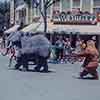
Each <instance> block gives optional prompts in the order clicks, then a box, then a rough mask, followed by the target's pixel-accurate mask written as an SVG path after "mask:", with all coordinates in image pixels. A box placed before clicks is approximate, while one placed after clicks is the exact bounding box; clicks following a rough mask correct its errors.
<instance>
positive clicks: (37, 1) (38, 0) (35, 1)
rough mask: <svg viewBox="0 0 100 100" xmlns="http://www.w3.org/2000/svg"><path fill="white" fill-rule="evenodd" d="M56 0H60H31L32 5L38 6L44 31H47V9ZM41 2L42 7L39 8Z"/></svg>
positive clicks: (57, 0) (56, 0)
mask: <svg viewBox="0 0 100 100" xmlns="http://www.w3.org/2000/svg"><path fill="white" fill-rule="evenodd" d="M56 2H60V0H43V1H42V0H33V6H34V4H35V7H36V8H37V7H38V8H39V11H40V13H41V15H42V17H43V21H44V32H47V10H48V8H49V7H50V6H52V5H53V4H55V3H56ZM41 4H42V5H43V9H42V8H41Z"/></svg>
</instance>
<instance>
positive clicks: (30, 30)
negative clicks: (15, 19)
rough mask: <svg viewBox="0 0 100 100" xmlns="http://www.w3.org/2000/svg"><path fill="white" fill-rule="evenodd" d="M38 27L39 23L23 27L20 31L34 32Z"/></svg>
mask: <svg viewBox="0 0 100 100" xmlns="http://www.w3.org/2000/svg"><path fill="white" fill-rule="evenodd" d="M40 25H41V23H40V22H37V23H32V24H30V25H28V26H26V27H24V28H23V29H22V30H21V31H23V32H35V31H36V30H37V29H38V28H39V26H40Z"/></svg>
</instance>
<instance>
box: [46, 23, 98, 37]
mask: <svg viewBox="0 0 100 100" xmlns="http://www.w3.org/2000/svg"><path fill="white" fill-rule="evenodd" d="M48 31H51V32H53V31H57V32H61V31H65V32H73V33H76V32H79V33H80V34H89V35H94V34H95V35H100V26H97V25H54V24H52V23H48Z"/></svg>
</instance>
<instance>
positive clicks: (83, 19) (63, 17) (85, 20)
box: [53, 12, 97, 25]
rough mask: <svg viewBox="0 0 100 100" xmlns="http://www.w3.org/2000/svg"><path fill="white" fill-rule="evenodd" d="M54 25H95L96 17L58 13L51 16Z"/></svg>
mask: <svg viewBox="0 0 100 100" xmlns="http://www.w3.org/2000/svg"><path fill="white" fill-rule="evenodd" d="M53 23H54V24H91V25H95V24H97V17H96V16H95V15H93V14H77V15H76V14H67V13H64V12H62V13H60V14H59V15H55V16H53Z"/></svg>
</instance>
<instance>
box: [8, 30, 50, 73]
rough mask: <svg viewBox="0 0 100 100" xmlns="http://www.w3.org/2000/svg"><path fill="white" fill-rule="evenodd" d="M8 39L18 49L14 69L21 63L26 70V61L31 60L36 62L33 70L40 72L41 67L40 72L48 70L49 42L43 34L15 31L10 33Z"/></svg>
mask: <svg viewBox="0 0 100 100" xmlns="http://www.w3.org/2000/svg"><path fill="white" fill-rule="evenodd" d="M8 41H10V42H11V44H12V46H15V47H16V48H17V51H18V55H17V61H16V65H15V69H19V68H20V66H21V65H23V68H24V70H28V61H33V62H35V64H36V67H35V71H38V72H40V69H41V67H43V70H42V72H48V63H47V59H48V58H49V56H50V51H51V43H50V42H49V40H48V39H47V38H46V37H45V36H44V35H42V34H35V35H33V34H30V33H28V32H27V33H24V32H16V33H12V34H10V36H9V37H8ZM8 47H9V46H8Z"/></svg>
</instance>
